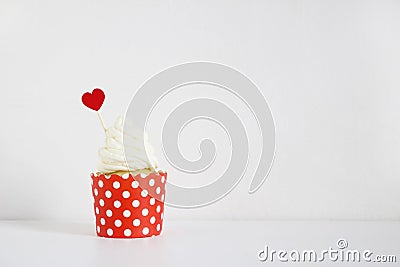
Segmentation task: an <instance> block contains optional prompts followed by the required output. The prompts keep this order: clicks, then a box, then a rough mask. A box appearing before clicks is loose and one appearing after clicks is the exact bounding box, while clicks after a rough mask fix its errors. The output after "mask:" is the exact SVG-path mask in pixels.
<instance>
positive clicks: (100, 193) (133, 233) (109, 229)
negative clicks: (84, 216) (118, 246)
mask: <svg viewBox="0 0 400 267" xmlns="http://www.w3.org/2000/svg"><path fill="white" fill-rule="evenodd" d="M166 176H167V175H166V173H162V172H160V173H151V174H148V175H145V174H139V175H136V176H132V175H131V174H123V175H122V176H121V175H117V174H111V175H104V174H98V175H97V176H95V175H93V174H92V175H91V178H92V181H91V186H92V195H93V197H94V211H95V216H96V228H95V232H96V233H97V235H98V236H101V237H109V238H138V237H151V236H157V235H159V234H160V233H161V231H162V223H163V215H164V213H163V212H164V194H165V181H166Z"/></svg>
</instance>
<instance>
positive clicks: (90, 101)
mask: <svg viewBox="0 0 400 267" xmlns="http://www.w3.org/2000/svg"><path fill="white" fill-rule="evenodd" d="M104 98H105V95H104V92H103V90H101V89H100V88H96V89H93V91H92V93H89V92H86V93H84V94H83V95H82V103H83V104H84V105H85V106H87V107H88V108H90V109H93V110H96V111H98V110H99V109H100V108H101V106H102V105H103V102H104Z"/></svg>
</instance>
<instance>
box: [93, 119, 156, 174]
mask: <svg viewBox="0 0 400 267" xmlns="http://www.w3.org/2000/svg"><path fill="white" fill-rule="evenodd" d="M123 130H124V117H123V116H120V117H118V119H117V121H116V122H115V124H114V126H113V127H110V128H108V129H107V130H106V144H105V146H104V147H102V148H100V149H99V157H100V163H99V166H98V170H99V171H100V172H102V173H111V172H116V171H135V170H140V169H155V168H157V160H156V158H155V156H154V150H153V148H152V147H151V146H150V144H149V143H148V139H147V136H146V134H143V133H142V134H140V131H138V130H137V129H133V128H132V129H129V131H128V132H125V133H124V132H123ZM123 140H124V143H125V150H126V151H125V152H127V153H124V143H123ZM143 143H144V145H145V147H143ZM146 152H147V154H146ZM125 155H127V156H129V157H126V158H125Z"/></svg>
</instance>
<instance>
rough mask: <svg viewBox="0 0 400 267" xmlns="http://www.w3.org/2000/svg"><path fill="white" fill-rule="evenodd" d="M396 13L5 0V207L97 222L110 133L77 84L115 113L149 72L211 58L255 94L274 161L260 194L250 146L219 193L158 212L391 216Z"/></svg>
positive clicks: (398, 182)
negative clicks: (94, 179)
mask: <svg viewBox="0 0 400 267" xmlns="http://www.w3.org/2000/svg"><path fill="white" fill-rule="evenodd" d="M399 14H400V2H398V1H240V2H239V1H218V3H216V1H197V2H196V3H195V1H62V2H61V1H4V0H1V1H0V71H1V75H0V88H1V89H0V90H1V92H2V94H1V97H0V103H1V104H0V114H2V118H1V126H2V127H1V129H2V130H1V132H0V159H1V175H0V219H77V220H92V218H93V211H92V206H91V205H92V204H91V195H90V177H89V173H90V172H91V171H93V170H95V168H96V164H97V150H98V148H99V147H100V146H102V145H103V142H104V140H103V139H104V135H103V133H102V130H101V128H100V124H99V122H98V119H97V116H96V114H95V113H94V112H91V111H89V110H88V109H86V108H85V107H84V106H83V105H82V104H81V101H80V97H81V95H82V93H83V92H85V91H89V90H92V89H93V88H95V87H100V88H103V89H104V90H105V91H106V102H105V104H104V106H103V108H102V110H101V111H102V114H103V117H104V119H105V121H106V123H107V125H111V123H112V122H113V121H114V120H115V118H116V117H117V115H119V114H122V113H123V112H124V111H125V109H126V108H127V106H128V104H129V101H130V99H131V98H132V96H133V94H134V92H135V91H136V90H137V89H138V88H139V87H140V85H141V84H142V83H143V82H144V81H146V80H147V79H149V78H150V77H151V76H152V75H154V74H156V73H157V72H159V71H161V70H163V69H165V68H167V67H170V66H172V65H176V64H180V63H183V62H190V61H211V62H218V63H222V64H225V65H228V66H231V67H233V68H235V69H237V70H239V71H241V72H242V73H244V74H245V75H247V76H248V77H249V78H251V79H252V80H253V81H254V82H255V83H256V84H257V85H258V86H259V88H260V90H261V91H262V92H263V94H264V95H265V97H266V99H267V100H268V102H269V105H270V107H271V110H272V112H273V114H274V118H275V123H276V133H277V141H276V158H275V163H274V166H273V168H272V171H271V173H270V176H269V177H268V179H267V181H266V183H264V185H263V186H262V187H261V189H260V190H259V191H258V192H257V193H256V194H254V195H248V194H247V189H248V186H249V183H250V179H251V175H252V172H253V171H254V164H255V163H256V161H257V158H256V156H254V157H253V158H252V159H251V161H250V165H249V172H247V173H246V176H245V177H244V180H243V181H242V182H241V183H240V184H239V186H238V187H237V188H235V190H234V191H233V192H231V194H229V195H228V196H227V197H226V198H224V199H223V200H221V201H220V202H218V203H216V204H214V205H211V206H207V207H204V208H201V209H195V210H182V209H175V208H170V207H169V208H167V211H166V219H167V220H172V219H280V220H281V219H359V220H375V219H379V220H398V219H399V218H400V194H399V188H400V178H399V177H400V167H399V166H400V164H399V159H400V141H399V140H400V124H399V116H400V105H399V99H400V75H399V70H400V49H399V47H400V16H399ZM182 94H183V95H184V94H185V92H182ZM216 94H218V93H216ZM227 98H228V96H227ZM232 105H233V104H232ZM240 110H241V109H240V108H238V111H240ZM242 116H244V117H245V116H246V114H244V115H242ZM248 123H249V124H251V121H248ZM153 124H157V120H156V123H154V122H153ZM249 131H250V132H251V126H249ZM192 132H196V131H195V130H192ZM151 135H152V136H153V137H156V136H157V134H156V133H153V132H152V133H151ZM187 136H189V137H187V139H183V141H184V142H186V145H185V143H183V144H181V146H183V147H185V148H188V151H187V153H188V154H190V151H196V149H197V147H196V146H193V142H191V141H190V134H187ZM249 136H250V137H249V138H252V137H253V134H249ZM254 136H255V137H257V136H256V134H254ZM185 140H186V141H185ZM249 141H250V142H251V144H252V146H253V147H254V146H256V144H257V141H253V140H249ZM157 142H158V141H157V140H154V143H155V144H157ZM225 152H226V151H225ZM254 153H255V154H256V152H254ZM161 156H162V155H160V157H161ZM189 156H190V155H189ZM161 160H162V159H161ZM223 160H224V157H223ZM223 160H222V161H223ZM252 168H253V169H252ZM169 171H170V175H171V173H173V170H169ZM171 179H172V177H171Z"/></svg>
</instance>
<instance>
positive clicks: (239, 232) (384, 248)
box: [0, 221, 400, 267]
mask: <svg viewBox="0 0 400 267" xmlns="http://www.w3.org/2000/svg"><path fill="white" fill-rule="evenodd" d="M0 238H1V239H0V266H1V267H9V266H41V267H47V266H52V267H53V266H68V267H73V266H88V267H90V266H96V267H102V266H118V267H122V266H190V267H192V266H275V265H276V266H285V265H286V266H287V265H288V263H281V262H276V261H274V262H273V263H271V262H268V261H267V262H261V261H259V260H258V258H257V253H258V251H260V250H261V249H263V248H264V246H265V245H268V246H269V247H270V248H271V249H276V250H279V249H285V250H288V251H290V250H292V249H297V250H305V249H316V250H317V251H321V250H322V249H328V248H329V247H333V248H337V245H336V242H337V240H338V239H339V238H345V239H346V240H347V242H348V244H349V246H348V248H349V249H359V250H362V249H369V250H373V251H374V253H381V254H384V255H396V256H397V263H368V264H367V263H342V264H339V263H334V264H333V265H334V266H337V265H341V266H342V265H343V266H399V265H400V263H399V262H400V222H277V221H268V222H267V221H239V222H230V221H204V222H202V221H167V222H166V225H165V227H164V232H163V234H162V235H161V236H159V237H152V238H146V239H131V240H121V239H106V238H99V237H96V236H95V232H94V226H93V225H92V224H91V223H88V222H86V223H82V222H66V223H61V222H46V221H0ZM292 264H293V265H295V266H304V265H306V264H304V263H292ZM289 265H291V264H289ZM311 265H317V266H325V265H329V266H332V263H330V262H324V263H311Z"/></svg>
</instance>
